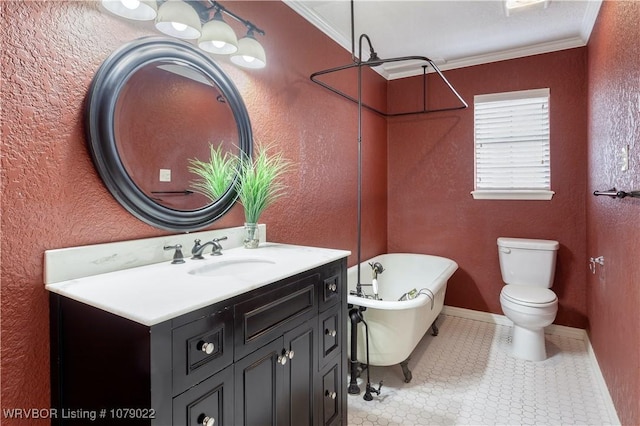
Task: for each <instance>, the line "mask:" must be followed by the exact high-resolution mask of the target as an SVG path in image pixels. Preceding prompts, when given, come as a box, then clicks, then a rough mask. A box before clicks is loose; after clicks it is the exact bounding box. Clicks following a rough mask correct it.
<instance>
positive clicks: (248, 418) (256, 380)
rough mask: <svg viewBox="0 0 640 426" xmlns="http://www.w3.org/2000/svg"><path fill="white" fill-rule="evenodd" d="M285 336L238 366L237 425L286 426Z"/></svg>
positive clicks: (241, 361)
mask: <svg viewBox="0 0 640 426" xmlns="http://www.w3.org/2000/svg"><path fill="white" fill-rule="evenodd" d="M283 349H284V345H283V339H282V337H281V338H279V339H276V340H274V341H273V342H271V343H269V344H267V345H265V346H263V347H261V348H260V349H258V350H256V351H255V352H253V353H250V354H249V355H247V356H246V357H244V358H242V359H241V360H240V361H238V362H236V364H235V369H236V370H235V422H236V424H237V425H247V426H261V425H286V423H285V422H284V420H281V419H280V417H282V416H279V415H278V413H284V412H285V411H286V406H285V404H286V400H285V399H284V398H283V395H284V370H285V368H286V363H285V365H283V364H282V362H283V360H284V358H283V356H284V355H283Z"/></svg>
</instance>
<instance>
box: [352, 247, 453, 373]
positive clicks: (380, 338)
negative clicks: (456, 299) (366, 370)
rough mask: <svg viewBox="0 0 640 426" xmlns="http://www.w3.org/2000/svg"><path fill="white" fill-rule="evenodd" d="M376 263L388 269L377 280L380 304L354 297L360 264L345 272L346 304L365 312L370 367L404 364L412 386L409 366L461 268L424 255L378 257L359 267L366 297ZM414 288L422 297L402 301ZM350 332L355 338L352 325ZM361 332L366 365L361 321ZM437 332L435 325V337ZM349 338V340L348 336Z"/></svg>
mask: <svg viewBox="0 0 640 426" xmlns="http://www.w3.org/2000/svg"><path fill="white" fill-rule="evenodd" d="M375 262H379V263H381V264H382V266H383V267H384V271H383V272H382V273H381V274H379V275H378V277H377V282H378V295H379V298H380V300H375V299H372V298H365V297H358V296H356V295H355V294H352V292H353V293H355V290H356V284H357V281H358V272H357V265H354V266H352V267H350V268H349V269H348V270H347V283H348V289H349V296H348V303H349V304H350V305H353V306H354V307H359V306H360V307H365V308H366V310H364V311H363V312H362V318H363V319H364V320H365V321H366V322H367V324H368V328H369V362H368V364H369V365H378V366H388V365H395V364H401V365H402V368H403V372H404V373H405V381H407V382H409V381H410V380H411V374H410V372H409V371H408V369H407V364H406V361H407V360H408V358H409V355H411V352H413V350H414V349H415V347H416V346H417V344H418V342H419V341H420V339H422V337H423V336H424V334H425V333H426V332H427V330H428V329H429V327H430V326H431V325H432V324H434V322H435V320H436V318H437V317H438V315H439V314H440V312H441V311H442V306H443V304H444V296H445V292H446V289H447V281H448V279H449V278H450V277H451V276H452V275H453V273H454V272H455V271H456V270H457V269H458V264H457V263H456V262H454V261H453V260H451V259H447V258H444V257H439V256H431V255H426V254H412V253H390V254H383V255H379V256H376V257H374V258H372V259H369V260H366V261H364V262H362V263H361V264H360V283H361V284H363V285H364V286H363V287H362V289H363V291H364V293H365V295H372V294H373V291H372V287H371V286H370V284H371V282H372V278H373V274H372V268H371V266H370V265H369V264H370V263H372V264H373V263H375ZM413 289H415V290H417V291H418V292H419V295H418V296H417V297H415V298H414V299H410V300H407V298H406V297H405V298H404V299H405V300H399V299H401V298H402V296H403V295H405V294H406V293H408V292H410V291H411V290H413ZM347 321H350V318H347ZM348 330H349V334H351V325H349V326H348ZM357 332H358V339H357V351H356V353H357V360H358V361H359V362H360V363H363V364H366V363H367V359H366V340H365V326H364V324H363V323H362V322H359V323H358V326H357ZM436 333H437V328H435V325H434V334H436ZM348 339H349V340H348V341H351V340H350V339H351V337H350V336H348ZM347 346H350V345H347ZM349 349H350V348H349ZM350 352H351V351H349V354H350ZM407 373H408V374H407Z"/></svg>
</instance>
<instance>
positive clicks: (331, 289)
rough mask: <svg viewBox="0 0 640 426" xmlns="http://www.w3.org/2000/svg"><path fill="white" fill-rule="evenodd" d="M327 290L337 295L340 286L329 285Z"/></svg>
mask: <svg viewBox="0 0 640 426" xmlns="http://www.w3.org/2000/svg"><path fill="white" fill-rule="evenodd" d="M327 288H328V289H329V291H333V292H334V293H335V291H336V290H337V289H338V285H337V284H336V283H331V284H327Z"/></svg>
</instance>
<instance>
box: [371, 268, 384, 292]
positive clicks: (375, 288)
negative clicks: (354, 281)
mask: <svg viewBox="0 0 640 426" xmlns="http://www.w3.org/2000/svg"><path fill="white" fill-rule="evenodd" d="M369 266H371V272H372V273H373V279H372V280H371V288H372V290H373V298H374V299H376V300H378V299H379V297H378V274H381V273H382V272H384V268H383V267H382V264H381V263H380V262H376V263H371V262H369Z"/></svg>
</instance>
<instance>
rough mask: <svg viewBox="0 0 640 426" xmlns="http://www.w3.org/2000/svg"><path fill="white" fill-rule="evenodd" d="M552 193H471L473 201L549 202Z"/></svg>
mask: <svg viewBox="0 0 640 426" xmlns="http://www.w3.org/2000/svg"><path fill="white" fill-rule="evenodd" d="M554 194H555V192H554V191H540V190H523V189H518V190H508V191H507V190H505V191H496V190H494V191H487V190H484V191H471V195H472V196H473V199H474V200H550V199H552V198H553V195H554Z"/></svg>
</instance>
